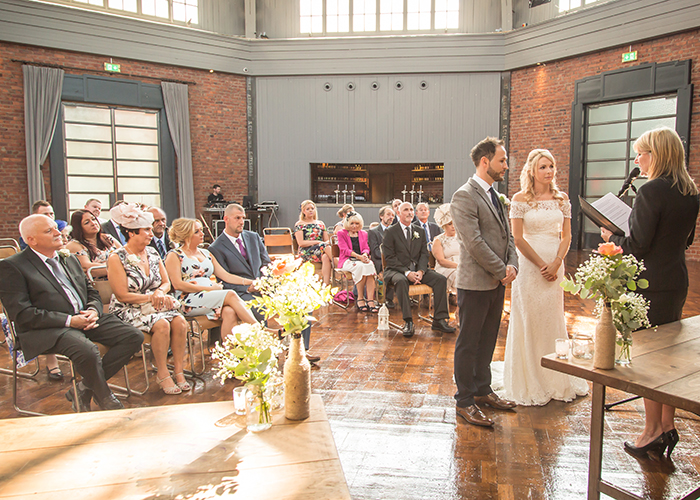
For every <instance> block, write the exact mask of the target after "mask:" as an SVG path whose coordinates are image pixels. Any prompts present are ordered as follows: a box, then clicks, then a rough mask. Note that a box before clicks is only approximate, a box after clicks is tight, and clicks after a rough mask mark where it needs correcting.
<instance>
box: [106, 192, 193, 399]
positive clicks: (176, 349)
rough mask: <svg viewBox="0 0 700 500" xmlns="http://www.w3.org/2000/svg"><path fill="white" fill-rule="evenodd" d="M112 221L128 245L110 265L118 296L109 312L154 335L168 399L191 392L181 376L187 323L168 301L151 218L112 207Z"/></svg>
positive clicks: (130, 208)
mask: <svg viewBox="0 0 700 500" xmlns="http://www.w3.org/2000/svg"><path fill="white" fill-rule="evenodd" d="M110 215H111V217H112V219H113V220H114V221H115V222H117V223H118V224H119V225H120V230H121V232H122V234H123V235H124V237H125V239H126V245H124V246H123V247H122V248H120V249H119V250H117V251H116V252H114V253H113V254H112V255H110V257H109V259H108V260H107V270H108V272H109V284H110V285H111V286H112V292H113V293H114V294H113V295H112V300H111V302H110V304H109V312H111V313H113V314H115V315H116V316H117V317H118V318H119V319H121V320H122V321H124V322H125V323H128V324H130V325H132V326H134V327H136V328H138V329H139V330H141V331H142V332H144V333H150V334H151V351H152V352H153V358H154V363H155V365H156V369H157V370H158V374H157V376H156V382H158V385H160V387H161V389H163V392H164V393H165V394H168V395H175V394H180V393H181V392H182V391H189V390H190V389H191V386H190V384H189V383H188V382H187V380H185V375H184V373H183V370H184V358H185V343H186V340H187V323H186V321H185V318H184V317H183V316H182V314H180V313H179V312H178V309H179V307H180V303H179V302H178V301H177V300H176V299H175V298H173V297H171V296H170V295H168V291H170V281H169V280H168V274H167V272H166V270H165V266H164V265H163V261H161V259H160V255H159V254H158V251H157V250H156V249H155V248H153V247H150V246H148V243H150V241H151V239H152V238H153V230H152V226H153V215H152V214H151V213H150V212H144V211H142V210H141V209H140V208H139V207H138V206H137V205H134V204H129V203H123V204H121V205H117V206H115V207H113V208H112V210H110ZM168 348H170V349H172V351H173V365H174V372H175V382H173V379H172V378H171V377H170V372H169V371H168Z"/></svg>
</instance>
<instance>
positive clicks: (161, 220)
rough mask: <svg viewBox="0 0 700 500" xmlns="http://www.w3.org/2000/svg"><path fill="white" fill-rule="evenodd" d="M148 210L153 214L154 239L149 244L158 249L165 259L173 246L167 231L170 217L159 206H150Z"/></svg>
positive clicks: (161, 256)
mask: <svg viewBox="0 0 700 500" xmlns="http://www.w3.org/2000/svg"><path fill="white" fill-rule="evenodd" d="M148 211H149V212H151V214H153V239H152V240H151V242H150V243H149V244H148V245H149V246H151V247H153V248H155V249H156V250H158V255H160V258H161V259H165V255H166V254H167V253H168V251H169V250H170V248H172V245H171V244H170V237H169V236H168V231H167V229H168V217H167V215H165V212H163V210H162V209H160V208H158V207H150V208H149V209H148Z"/></svg>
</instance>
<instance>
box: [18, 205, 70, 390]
mask: <svg viewBox="0 0 700 500" xmlns="http://www.w3.org/2000/svg"><path fill="white" fill-rule="evenodd" d="M32 214H39V215H45V216H47V217H49V218H51V219H52V220H55V219H56V216H55V214H54V212H53V207H52V206H51V203H49V202H48V201H46V200H37V201H35V202H34V203H33V204H32ZM56 226H57V227H58V230H59V231H60V232H61V242H62V243H63V245H65V244H66V242H67V239H68V238H67V237H66V236H65V230H66V227H68V224H67V223H66V221H63V220H60V219H59V220H57V221H56ZM19 248H20V249H21V250H24V249H25V248H27V244H26V243H25V242H24V238H23V237H22V235H21V234H20V237H19ZM46 374H47V375H48V377H49V380H53V381H60V380H63V373H62V372H61V369H60V368H59V367H58V359H56V356H55V355H54V354H47V355H46Z"/></svg>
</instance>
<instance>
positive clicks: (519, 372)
mask: <svg viewBox="0 0 700 500" xmlns="http://www.w3.org/2000/svg"><path fill="white" fill-rule="evenodd" d="M555 174H556V166H555V161H554V157H553V156H552V154H551V153H550V152H549V151H547V150H546V149H535V150H533V151H531V152H530V154H529V155H528V158H527V163H526V164H525V166H524V167H523V171H522V173H521V174H520V187H521V190H520V191H519V192H518V193H516V194H515V196H514V197H513V202H512V203H511V207H510V219H511V228H512V231H513V237H514V239H515V246H516V248H517V251H518V257H519V262H520V269H519V270H518V278H517V279H516V280H515V281H514V282H513V285H512V289H511V302H510V304H511V313H510V323H509V325H508V336H507V337H506V353H505V364H504V373H503V376H504V378H503V383H504V389H505V397H506V398H507V399H510V400H512V401H515V402H516V403H518V404H519V405H545V404H547V403H548V402H549V401H550V400H551V399H557V400H561V401H571V400H573V399H574V398H575V397H576V396H583V395H585V394H587V393H588V383H587V382H586V381H585V380H583V379H579V378H575V377H571V376H569V375H566V374H563V373H558V372H554V371H552V370H547V369H546V368H542V367H541V366H540V358H541V357H542V356H544V355H545V354H548V353H551V352H553V351H554V344H555V342H554V341H555V339H557V338H568V335H567V333H566V322H565V320H564V290H563V289H562V288H561V287H560V286H559V283H560V282H561V280H562V278H563V274H564V266H563V259H564V257H565V256H566V253H567V252H568V251H569V245H570V243H571V203H570V202H569V199H568V197H567V196H566V194H565V193H562V192H561V191H559V189H558V188H557V185H556V182H555Z"/></svg>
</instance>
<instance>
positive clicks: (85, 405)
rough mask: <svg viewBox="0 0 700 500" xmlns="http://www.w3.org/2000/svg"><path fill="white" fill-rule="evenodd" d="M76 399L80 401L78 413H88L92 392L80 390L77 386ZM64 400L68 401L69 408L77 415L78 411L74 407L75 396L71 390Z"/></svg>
mask: <svg viewBox="0 0 700 500" xmlns="http://www.w3.org/2000/svg"><path fill="white" fill-rule="evenodd" d="M78 398H79V399H80V411H90V400H91V399H92V391H91V390H90V389H87V388H85V389H82V388H81V386H80V385H78ZM66 399H67V400H68V401H70V403H71V408H72V409H73V411H74V412H76V413H77V411H78V409H77V408H76V407H75V396H74V394H73V388H72V387H71V388H70V390H69V391H68V392H67V393H66Z"/></svg>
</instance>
